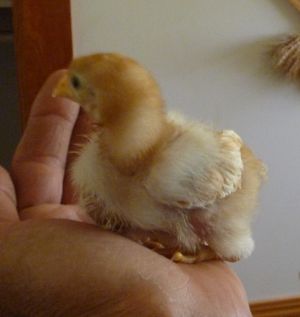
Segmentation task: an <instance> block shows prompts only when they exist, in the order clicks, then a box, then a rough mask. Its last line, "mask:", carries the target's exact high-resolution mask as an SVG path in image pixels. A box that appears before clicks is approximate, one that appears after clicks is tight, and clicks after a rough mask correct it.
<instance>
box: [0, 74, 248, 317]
mask: <svg viewBox="0 0 300 317" xmlns="http://www.w3.org/2000/svg"><path fill="white" fill-rule="evenodd" d="M60 76H61V73H55V74H54V75H52V76H51V77H50V79H49V80H48V81H47V82H46V84H45V85H44V87H43V88H42V90H41V92H40V93H39V96H38V97H37V99H36V101H35V103H34V105H33V109H32V113H31V116H30V119H29V122H28V125H27V128H26V131H25V133H24V136H23V138H22V140H21V142H20V145H19V146H18V148H17V151H16V154H15V157H14V160H13V164H12V175H13V180H12V179H11V177H10V175H9V174H8V173H7V172H6V171H5V170H4V169H3V168H1V169H0V315H1V316H16V315H22V316H54V315H55V316H131V317H134V316H145V317H147V316H151V317H152V316H162V317H163V316H185V317H188V316H212V317H218V316H220V317H227V316H230V317H232V316H241V317H244V316H245V317H246V316H251V315H250V312H249V308H248V305H247V301H246V297H245V292H244V289H243V287H242V285H241V283H240V281H239V280H238V278H237V277H236V276H235V275H234V273H233V272H232V271H231V270H230V269H229V268H228V267H227V266H226V265H225V264H224V263H222V262H217V261H216V262H209V263H202V264H199V265H178V264H174V263H172V262H171V261H169V260H168V259H166V258H164V257H162V256H160V255H158V254H156V253H154V252H152V251H150V250H148V249H146V248H144V247H142V246H140V245H138V244H136V243H134V242H132V241H130V240H128V239H125V238H123V237H121V236H118V235H116V234H113V233H110V232H104V231H102V230H100V229H99V228H98V227H96V226H95V225H93V221H92V220H91V219H90V218H89V217H88V216H86V214H85V213H84V211H83V210H81V209H80V208H79V207H78V206H77V205H76V204H74V200H73V193H72V190H71V186H70V183H69V181H68V177H67V175H66V172H65V171H66V166H68V158H70V157H68V148H69V143H70V139H71V135H72V131H73V130H74V133H73V141H74V142H78V134H81V133H82V132H83V131H84V130H85V129H86V128H88V124H87V123H86V121H85V119H84V117H83V116H79V118H78V120H77V124H76V127H75V129H74V125H75V122H76V119H77V116H78V111H79V108H78V106H77V105H76V104H74V103H72V102H70V101H67V100H63V99H53V98H51V91H52V87H53V86H54V84H55V83H56V81H57V79H58V78H59V77H60ZM54 218H56V219H54ZM57 218H59V219H57Z"/></svg>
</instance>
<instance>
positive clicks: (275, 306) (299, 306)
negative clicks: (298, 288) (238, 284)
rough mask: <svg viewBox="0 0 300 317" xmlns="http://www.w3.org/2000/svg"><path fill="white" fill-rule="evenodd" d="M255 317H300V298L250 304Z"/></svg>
mask: <svg viewBox="0 0 300 317" xmlns="http://www.w3.org/2000/svg"><path fill="white" fill-rule="evenodd" d="M250 309H251V312H252V314H253V317H299V316H300V297H291V298H285V299H277V300H270V301H260V302H253V303H251V304H250Z"/></svg>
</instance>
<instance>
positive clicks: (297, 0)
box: [289, 0, 300, 11]
mask: <svg viewBox="0 0 300 317" xmlns="http://www.w3.org/2000/svg"><path fill="white" fill-rule="evenodd" d="M289 2H290V4H291V5H293V6H294V7H295V8H296V9H297V10H298V11H300V0H289Z"/></svg>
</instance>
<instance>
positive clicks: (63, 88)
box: [52, 74, 74, 99]
mask: <svg viewBox="0 0 300 317" xmlns="http://www.w3.org/2000/svg"><path fill="white" fill-rule="evenodd" d="M52 97H66V98H69V99H73V98H74V96H73V93H72V91H71V89H70V84H69V80H68V75H67V74H64V75H63V76H62V77H61V79H60V80H59V81H58V83H57V84H56V86H55V87H54V89H53V91H52Z"/></svg>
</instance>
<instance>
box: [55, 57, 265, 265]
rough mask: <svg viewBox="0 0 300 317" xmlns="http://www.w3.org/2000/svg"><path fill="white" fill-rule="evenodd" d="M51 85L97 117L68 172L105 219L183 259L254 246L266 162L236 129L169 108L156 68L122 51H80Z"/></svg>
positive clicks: (231, 256)
mask: <svg viewBox="0 0 300 317" xmlns="http://www.w3.org/2000/svg"><path fill="white" fill-rule="evenodd" d="M53 95H54V96H62V97H67V98H70V99H72V100H74V101H76V102H78V103H79V104H80V105H81V106H82V108H83V109H84V110H85V111H86V112H87V114H88V115H89V116H90V117H91V118H92V120H93V121H94V122H95V124H96V126H97V130H96V132H93V134H92V135H90V136H89V142H88V143H87V144H86V145H84V146H83V148H82V149H81V150H80V154H79V156H78V158H77V160H76V161H75V162H74V163H73V166H72V178H73V182H74V184H75V186H76V188H77V190H78V193H79V196H80V204H81V205H82V206H83V207H85V208H86V210H87V212H88V213H89V214H90V215H91V216H92V217H93V218H94V219H95V220H96V222H97V223H98V224H99V225H101V226H104V227H106V228H107V229H110V230H112V231H116V232H119V233H120V234H124V235H127V236H129V237H131V238H132V239H137V240H139V242H142V243H143V244H144V245H146V246H148V247H152V248H153V249H155V250H156V251H157V252H159V253H161V254H164V255H166V256H169V257H171V258H172V259H173V260H174V261H178V262H185V263H194V262H197V261H203V260H209V259H213V258H220V259H223V260H227V261H237V260H239V259H242V258H245V257H247V256H249V255H250V254H251V253H252V251H253V248H254V242H253V239H252V236H251V229H250V225H251V220H252V216H253V213H254V209H255V207H256V203H257V193H258V190H259V187H260V184H261V182H262V179H263V177H264V175H265V167H264V165H263V164H262V163H261V161H259V160H257V159H256V158H255V156H254V155H253V154H252V152H251V151H250V150H249V149H248V148H247V147H246V146H245V145H244V144H243V142H242V140H241V138H240V137H239V136H238V135H237V134H236V133H234V132H233V131H230V130H225V131H215V130H213V129H212V128H210V127H209V126H206V125H203V124H200V123H196V122H187V121H186V120H185V119H183V118H182V117H181V116H180V115H174V114H171V113H168V112H166V110H165V106H164V101H163V99H162V96H161V93H160V89H159V87H158V85H157V83H156V81H155V80H154V79H153V77H152V76H151V74H150V73H149V72H148V71H147V70H145V69H144V67H142V66H141V65H139V64H138V63H137V62H135V61H134V60H132V59H130V58H128V57H125V56H122V55H119V54H113V53H107V54H104V53H103V54H94V55H90V56H85V57H81V58H77V59H75V60H74V61H73V62H72V63H71V65H70V67H69V69H68V71H67V73H66V75H65V76H64V77H63V78H61V80H60V81H59V83H58V85H57V87H56V88H55V90H54V92H53ZM135 231H139V232H143V236H144V238H143V239H142V241H140V240H141V236H140V235H139V238H135V237H134V234H133V235H130V232H135ZM157 234H158V235H157ZM153 237H157V239H156V238H155V239H154V238H153Z"/></svg>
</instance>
